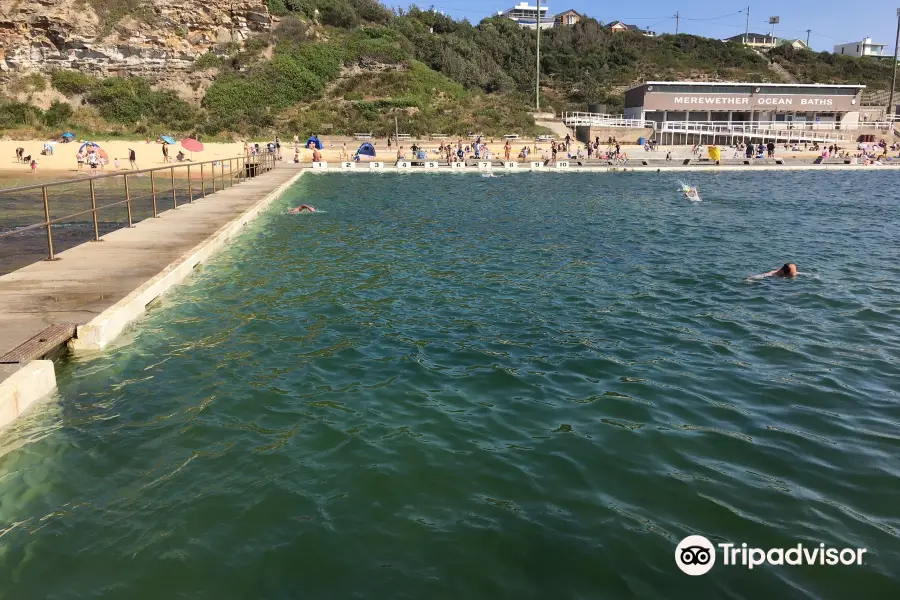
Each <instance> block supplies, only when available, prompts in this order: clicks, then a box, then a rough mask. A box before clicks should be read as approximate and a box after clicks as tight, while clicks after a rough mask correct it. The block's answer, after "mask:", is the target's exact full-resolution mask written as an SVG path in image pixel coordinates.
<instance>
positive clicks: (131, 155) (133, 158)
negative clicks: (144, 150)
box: [128, 148, 137, 171]
mask: <svg viewBox="0 0 900 600" xmlns="http://www.w3.org/2000/svg"><path fill="white" fill-rule="evenodd" d="M136 161H137V154H135V152H134V150H132V149H131V148H129V149H128V162H129V163H130V164H131V170H132V171H136V170H137V162H136Z"/></svg>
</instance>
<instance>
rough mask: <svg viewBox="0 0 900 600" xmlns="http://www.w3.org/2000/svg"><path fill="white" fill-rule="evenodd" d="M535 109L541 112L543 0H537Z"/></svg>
mask: <svg viewBox="0 0 900 600" xmlns="http://www.w3.org/2000/svg"><path fill="white" fill-rule="evenodd" d="M534 110H535V112H541V0H537V67H536V68H535V74H534Z"/></svg>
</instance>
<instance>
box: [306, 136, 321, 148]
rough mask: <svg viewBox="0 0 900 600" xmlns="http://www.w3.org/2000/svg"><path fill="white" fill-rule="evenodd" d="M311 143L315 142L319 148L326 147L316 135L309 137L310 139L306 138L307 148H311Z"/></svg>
mask: <svg viewBox="0 0 900 600" xmlns="http://www.w3.org/2000/svg"><path fill="white" fill-rule="evenodd" d="M310 144H314V145H315V147H316V148H318V149H319V150H322V149H324V148H325V146H323V145H322V142H320V141H319V138H317V137H316V136H312V137H311V138H309V139H308V140H306V147H307V148H309V145H310Z"/></svg>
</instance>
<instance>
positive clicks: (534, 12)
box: [497, 2, 553, 29]
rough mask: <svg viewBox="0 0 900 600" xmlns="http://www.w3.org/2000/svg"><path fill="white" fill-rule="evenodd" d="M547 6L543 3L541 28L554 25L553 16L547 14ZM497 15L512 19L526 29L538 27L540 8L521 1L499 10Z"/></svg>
mask: <svg viewBox="0 0 900 600" xmlns="http://www.w3.org/2000/svg"><path fill="white" fill-rule="evenodd" d="M548 10H549V9H548V8H547V6H544V5H541V17H540V22H541V29H549V28H551V27H553V17H548V16H547V11H548ZM497 16H500V17H506V18H507V19H512V20H513V21H515V22H516V23H518V24H519V26H520V27H522V28H524V29H537V23H538V8H537V6H532V5H529V4H528V3H527V2H519V3H518V4H516V5H515V6H513V7H512V8H508V9H506V10H504V11H501V12H498V13H497Z"/></svg>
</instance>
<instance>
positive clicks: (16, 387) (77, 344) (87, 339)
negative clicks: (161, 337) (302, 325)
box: [0, 169, 307, 434]
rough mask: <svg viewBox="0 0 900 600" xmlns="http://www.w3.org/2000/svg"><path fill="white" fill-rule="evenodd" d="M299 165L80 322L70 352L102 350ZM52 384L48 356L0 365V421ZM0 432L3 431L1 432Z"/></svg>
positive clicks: (251, 215) (249, 217) (263, 204)
mask: <svg viewBox="0 0 900 600" xmlns="http://www.w3.org/2000/svg"><path fill="white" fill-rule="evenodd" d="M306 171H307V170H306V169H301V170H299V171H298V172H297V173H296V174H295V175H293V176H292V177H291V178H290V179H288V180H287V181H285V182H284V183H282V184H281V185H279V186H278V187H277V188H275V189H274V190H272V191H271V192H269V193H268V194H266V196H264V197H263V198H262V199H260V200H259V201H257V202H256V203H255V204H253V205H252V206H251V207H250V208H248V209H246V210H245V211H243V212H242V213H240V214H239V215H238V216H236V217H235V218H234V219H232V220H231V221H229V222H228V223H226V224H225V225H223V226H222V227H220V228H219V229H218V230H217V231H216V232H215V233H213V234H212V235H210V236H209V237H207V238H206V239H205V240H203V241H202V242H200V243H199V244H197V245H196V246H194V247H193V248H191V249H190V250H188V251H187V252H185V253H184V254H182V255H181V256H180V257H178V258H177V259H175V260H174V261H172V262H171V263H169V264H168V265H166V266H165V267H164V268H163V269H162V270H161V271H160V272H159V273H158V274H157V275H155V276H154V277H152V278H150V279H149V280H148V281H146V282H144V284H142V285H141V286H140V287H138V288H137V289H135V290H134V291H133V292H131V293H130V294H128V295H127V296H125V297H124V298H122V300H120V301H119V302H117V303H115V304H114V305H112V306H110V307H109V308H107V309H106V310H104V311H103V312H101V313H100V314H99V315H97V316H96V317H94V318H93V319H91V320H90V321H89V322H88V323H86V324H85V325H79V326H78V327H77V328H76V330H75V337H74V338H72V339H70V340H69V341H68V348H69V350H70V351H71V352H75V353H78V352H84V351H88V352H89V351H96V350H102V349H103V348H105V347H106V346H107V345H108V344H109V343H111V342H112V341H113V340H114V339H115V338H116V337H118V336H119V335H120V334H121V333H122V331H124V330H125V328H126V327H128V326H129V325H131V324H132V323H133V322H134V321H136V320H137V319H138V318H140V317H141V316H142V315H143V314H144V312H145V311H146V308H147V305H148V304H150V303H151V302H152V301H153V300H155V299H156V298H158V297H159V296H160V295H162V294H164V293H166V292H167V291H169V290H170V289H172V288H173V287H175V286H177V285H179V284H180V283H181V282H182V281H184V280H185V279H187V277H188V276H190V274H191V273H193V271H194V269H195V268H196V267H197V265H198V264H200V263H202V262H204V261H206V260H208V259H209V258H211V257H212V256H214V255H215V254H216V253H217V252H218V251H219V250H220V249H221V248H222V247H223V246H224V245H225V243H226V242H228V240H230V239H232V238H233V237H235V236H236V235H237V234H238V233H240V231H241V230H242V229H243V227H244V226H245V225H246V224H247V223H249V222H251V221H253V220H254V219H256V218H257V217H258V216H259V215H260V214H261V213H262V212H263V211H264V210H265V209H266V208H268V206H269V205H270V204H271V203H272V202H274V201H275V200H277V199H278V198H280V197H281V196H282V195H283V194H284V193H285V191H287V189H288V188H290V187H291V186H292V185H294V184H295V183H296V182H297V180H298V179H300V177H301V176H302V175H303V174H304V173H305V172H306ZM55 390H56V371H55V366H54V363H53V361H52V360H32V361H29V362H27V363H14V364H9V365H0V427H6V426H7V425H9V424H10V423H12V422H13V421H15V420H16V419H18V418H19V417H20V416H21V415H22V414H23V413H25V411H27V410H28V408H30V407H31V406H33V405H34V404H35V403H36V402H38V401H39V400H41V399H44V398H45V397H47V396H48V395H50V394H51V393H53V392H54V391H55ZM0 434H2V432H0Z"/></svg>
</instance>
